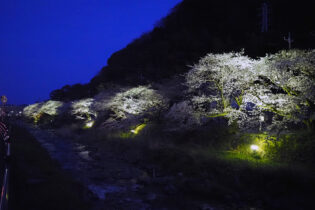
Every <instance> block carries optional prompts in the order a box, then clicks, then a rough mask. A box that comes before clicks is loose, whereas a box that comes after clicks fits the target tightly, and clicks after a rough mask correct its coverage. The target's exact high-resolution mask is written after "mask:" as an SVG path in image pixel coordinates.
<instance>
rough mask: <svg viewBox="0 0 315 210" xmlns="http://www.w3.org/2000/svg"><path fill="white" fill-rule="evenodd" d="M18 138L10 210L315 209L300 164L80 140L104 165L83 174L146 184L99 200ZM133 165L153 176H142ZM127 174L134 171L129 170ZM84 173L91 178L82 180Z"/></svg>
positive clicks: (26, 137) (17, 132) (17, 133)
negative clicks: (250, 162) (134, 202)
mask: <svg viewBox="0 0 315 210" xmlns="http://www.w3.org/2000/svg"><path fill="white" fill-rule="evenodd" d="M12 134H13V135H12V141H13V144H12V147H13V148H12V160H11V177H10V198H9V209H14V210H20V209H23V210H53V209H54V210H72V209H73V210H74V209H75V210H85V209H95V210H99V209H127V210H129V209H131V210H134V209H139V208H134V207H132V206H131V205H130V203H132V202H130V201H127V200H128V199H127V198H128V196H130V197H132V196H135V197H137V198H138V199H140V200H144V201H145V203H146V204H148V205H147V206H148V208H141V209H156V210H157V209H174V210H175V209H181V210H182V209H187V210H190V209H192V210H194V209H196V210H199V209H200V210H210V209H220V210H221V209H244V210H245V209H255V210H257V209H315V208H314V207H315V205H314V204H313V199H314V198H315V190H314V189H315V179H314V177H315V175H314V172H313V170H304V169H303V170H299V169H297V168H296V167H294V166H293V165H292V166H289V167H288V168H287V167H284V168H283V167H278V166H274V167H271V168H270V167H267V166H266V167H259V165H258V164H261V163H259V162H257V166H252V165H248V164H247V162H246V161H245V162H243V161H226V160H222V159H218V158H217V157H212V156H209V155H208V154H207V155H206V156H204V155H203V154H202V152H200V151H199V150H196V152H194V154H188V153H185V150H183V148H182V149H179V147H173V148H167V147H165V146H163V147H162V146H156V145H155V144H154V146H151V147H146V146H143V143H141V142H138V143H140V146H139V144H138V143H137V142H132V141H121V142H117V141H115V142H112V141H109V142H106V141H104V140H102V141H97V140H94V141H91V139H87V138H84V139H85V140H82V139H81V141H80V143H81V144H83V145H86V146H87V147H88V148H89V150H90V151H91V157H92V158H93V160H94V161H96V162H97V164H96V163H94V162H93V161H91V162H88V164H92V163H93V164H94V165H95V167H94V168H95V171H93V170H91V169H89V170H88V171H86V172H84V171H82V173H86V175H92V176H93V177H94V179H95V177H96V178H97V179H102V180H103V179H104V180H110V183H115V184H117V183H120V182H121V183H123V184H124V183H125V184H127V183H128V182H132V183H135V184H136V185H137V186H138V187H139V189H137V190H136V191H135V192H117V193H112V194H110V195H108V198H107V199H106V200H104V201H102V202H100V201H99V200H97V199H95V196H93V195H91V193H90V192H89V191H88V190H87V189H86V187H84V186H83V185H81V183H78V182H76V181H74V180H75V179H74V177H73V174H72V176H71V175H70V173H68V172H65V171H64V170H63V169H62V168H61V166H60V163H57V162H56V161H55V160H52V159H51V158H50V156H49V154H48V153H47V151H46V150H45V149H43V148H42V147H41V145H40V144H39V143H38V142H37V140H36V139H35V138H34V137H33V136H32V135H31V134H30V133H29V132H28V131H27V130H26V129H24V128H21V127H17V126H14V127H13V130H12ZM90 135H91V134H90ZM146 140H147V139H146ZM137 144H138V146H137ZM255 165H256V164H255ZM133 167H134V168H136V167H137V168H138V169H139V170H141V171H142V172H143V173H145V174H146V176H145V177H143V175H142V177H137V176H136V175H135V174H137V173H134V172H131V171H132V170H133ZM127 169H128V171H130V172H128V173H125V171H124V170H127ZM97 171H99V172H97ZM118 171H120V172H118ZM94 173H95V174H94ZM82 175H83V176H86V175H84V174H81V175H79V174H77V175H76V177H80V176H82ZM125 180H128V182H127V181H125ZM128 202H129V204H128ZM96 203H99V204H101V205H96ZM208 203H210V204H211V205H208ZM134 206H135V205H134ZM149 206H150V207H149Z"/></svg>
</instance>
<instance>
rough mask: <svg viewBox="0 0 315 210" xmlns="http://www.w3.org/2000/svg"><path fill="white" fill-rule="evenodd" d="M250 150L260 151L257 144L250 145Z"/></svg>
mask: <svg viewBox="0 0 315 210" xmlns="http://www.w3.org/2000/svg"><path fill="white" fill-rule="evenodd" d="M250 149H251V150H253V151H258V150H259V147H258V146H257V145H255V144H252V145H250Z"/></svg>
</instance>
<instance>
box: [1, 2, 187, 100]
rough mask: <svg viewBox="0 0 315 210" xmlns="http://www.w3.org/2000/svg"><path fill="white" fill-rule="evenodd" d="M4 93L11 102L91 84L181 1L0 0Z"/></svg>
mask: <svg viewBox="0 0 315 210" xmlns="http://www.w3.org/2000/svg"><path fill="white" fill-rule="evenodd" d="M0 2H1V5H0V45H1V47H0V73H1V82H0V95H6V96H7V97H8V99H9V101H8V103H10V104H24V103H25V104H27V103H34V102H35V101H42V100H46V99H48V98H49V93H50V92H51V91H52V90H54V89H57V88H61V87H62V86H64V85H66V84H69V85H71V84H75V83H87V82H89V80H90V79H91V78H92V77H93V76H95V75H96V73H97V72H98V71H100V69H101V68H102V67H103V66H105V65H106V62H107V59H108V58H109V57H110V55H111V54H112V53H114V52H115V51H117V50H119V49H122V48H124V47H125V46H126V45H127V44H128V43H130V42H131V41H132V40H134V39H135V38H137V37H139V36H140V35H141V34H143V33H144V32H148V31H150V30H152V29H153V27H154V24H155V23H156V22H157V21H158V20H160V19H161V18H162V17H164V16H166V15H167V14H168V13H169V11H170V9H171V8H173V7H174V6H175V5H176V4H177V3H179V2H181V0H0Z"/></svg>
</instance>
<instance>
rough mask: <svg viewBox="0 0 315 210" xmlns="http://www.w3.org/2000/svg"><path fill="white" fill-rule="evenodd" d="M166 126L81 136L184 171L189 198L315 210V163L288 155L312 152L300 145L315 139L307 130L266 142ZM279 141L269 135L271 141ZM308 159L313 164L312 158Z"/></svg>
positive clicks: (169, 172) (165, 170) (163, 172)
mask: <svg viewBox="0 0 315 210" xmlns="http://www.w3.org/2000/svg"><path fill="white" fill-rule="evenodd" d="M161 131H162V129H161V128H160V127H159V126H158V125H154V124H150V123H148V124H147V126H146V127H145V128H143V130H142V131H141V132H139V134H138V135H136V136H132V137H130V138H129V137H128V136H123V137H120V138H119V136H117V135H116V136H114V135H110V134H108V133H106V132H104V133H102V132H101V130H97V129H91V130H88V131H85V133H82V136H81V137H80V138H81V140H82V141H85V142H87V143H89V144H90V145H92V146H96V147H97V148H98V149H101V148H111V151H114V152H116V153H117V155H119V156H121V157H122V158H125V159H126V160H127V161H131V162H133V163H135V164H138V165H151V166H152V165H153V166H155V167H156V168H155V170H156V174H157V175H159V176H175V177H178V174H182V176H180V177H179V178H177V179H176V181H175V182H174V183H172V184H173V185H174V186H175V187H176V188H177V189H180V193H181V194H184V197H185V196H186V197H187V198H188V199H191V198H193V199H196V200H202V201H203V202H209V203H213V204H216V205H217V206H221V205H222V204H223V205H224V206H222V207H223V208H226V209H237V208H245V209H246V208H248V209H249V208H250V207H255V208H261V209H315V205H314V204H313V198H314V197H315V191H314V189H315V173H314V171H315V170H314V167H313V166H312V164H309V165H308V164H306V162H305V161H301V159H294V158H288V157H291V156H292V157H293V156H295V155H294V154H296V153H299V154H302V153H303V151H304V152H305V153H306V150H305V149H308V150H309V151H308V153H310V151H311V149H309V147H308V146H302V147H296V146H295V145H296V142H299V143H300V144H302V145H303V144H305V145H310V144H312V142H313V140H312V136H309V138H308V140H305V139H306V136H305V134H300V135H296V136H294V135H285V136H283V137H282V138H280V139H279V141H278V142H276V143H275V144H269V146H266V145H265V139H266V138H267V137H268V136H267V135H266V134H246V135H236V131H234V130H228V131H226V130H224V129H221V128H220V129H215V130H209V131H196V132H189V133H167V132H161ZM293 138H295V139H296V140H294V141H293ZM275 140H276V138H273V137H268V141H275ZM290 142H293V144H290ZM269 143H270V142H269ZM251 144H257V145H259V146H260V147H261V149H262V151H258V152H253V151H251V150H250V145H251ZM267 153H268V154H267ZM305 157H310V156H309V155H307V156H305ZM308 161H310V162H309V163H311V161H312V158H310V159H308ZM151 173H152V172H151Z"/></svg>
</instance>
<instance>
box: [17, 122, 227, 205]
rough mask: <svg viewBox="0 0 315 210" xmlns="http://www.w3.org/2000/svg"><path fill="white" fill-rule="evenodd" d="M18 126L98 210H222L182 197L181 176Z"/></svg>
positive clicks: (195, 199) (48, 130) (54, 135)
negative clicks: (82, 189) (85, 192)
mask: <svg viewBox="0 0 315 210" xmlns="http://www.w3.org/2000/svg"><path fill="white" fill-rule="evenodd" d="M19 126H22V127H24V128H27V130H28V131H29V132H30V133H31V134H32V135H33V136H34V137H35V138H36V139H37V140H38V142H40V144H41V145H42V147H44V148H45V149H46V150H47V151H48V152H49V154H50V156H51V157H52V158H53V159H55V160H57V161H58V162H59V163H60V165H61V167H62V168H63V169H64V170H65V171H67V172H68V173H70V174H71V175H72V176H73V177H74V178H75V180H76V181H79V182H80V183H82V184H83V186H85V187H86V188H87V189H89V191H90V192H92V194H93V196H91V200H92V203H93V209H95V210H96V209H97V210H101V209H106V210H108V209H204V210H206V209H222V208H219V207H214V206H213V205H211V204H208V203H204V202H202V201H198V198H192V197H191V198H188V197H187V196H186V195H185V194H184V193H181V192H180V189H178V188H177V186H175V183H178V181H179V180H181V181H183V182H186V181H187V180H185V181H184V179H186V178H184V177H183V175H182V174H181V173H179V174H177V175H171V176H170V175H169V176H168V175H165V174H163V175H162V174H160V173H159V171H158V169H157V168H158V167H156V166H154V165H143V164H141V166H140V165H138V164H137V163H135V161H134V160H127V159H126V158H125V157H124V154H117V153H116V152H115V151H114V150H113V148H103V147H102V148H97V147H98V146H99V145H98V144H97V142H94V145H93V146H92V145H88V144H86V142H75V141H74V140H73V139H62V138H61V137H60V136H58V135H57V134H56V132H55V131H54V130H52V129H47V130H43V129H39V128H37V127H36V126H33V125H30V124H25V123H19ZM143 158H145V157H143ZM190 181H192V180H190Z"/></svg>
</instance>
